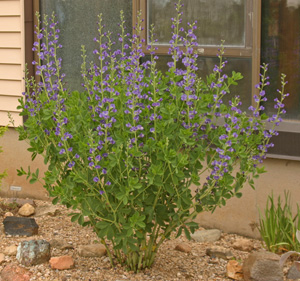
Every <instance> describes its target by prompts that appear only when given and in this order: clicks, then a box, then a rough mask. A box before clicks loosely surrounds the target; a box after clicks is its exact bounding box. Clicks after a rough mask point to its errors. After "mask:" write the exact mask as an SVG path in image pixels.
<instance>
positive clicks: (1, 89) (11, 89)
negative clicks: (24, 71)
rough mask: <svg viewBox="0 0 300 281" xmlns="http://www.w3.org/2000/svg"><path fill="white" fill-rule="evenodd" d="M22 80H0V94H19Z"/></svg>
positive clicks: (21, 88)
mask: <svg viewBox="0 0 300 281" xmlns="http://www.w3.org/2000/svg"><path fill="white" fill-rule="evenodd" d="M22 92H23V81H22V80H19V81H8V80H0V96H2V95H3V96H21V95H22Z"/></svg>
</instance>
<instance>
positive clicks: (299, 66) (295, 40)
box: [261, 0, 300, 120]
mask: <svg viewBox="0 0 300 281" xmlns="http://www.w3.org/2000/svg"><path fill="white" fill-rule="evenodd" d="M261 40H262V62H266V63H269V76H270V81H271V86H270V87H269V88H268V89H267V92H268V94H269V96H272V98H269V102H267V103H266V105H265V106H266V112H267V113H268V114H272V113H274V112H275V110H274V108H273V100H274V98H275V97H276V89H277V88H280V75H281V73H285V74H286V75H287V78H286V79H287V80H288V84H287V87H286V91H287V92H289V93H290V96H289V97H288V98H287V99H286V101H285V104H286V110H287V114H286V115H285V118H286V119H297V120H300V0H264V1H262V38H261ZM275 82H277V84H276V83H275Z"/></svg>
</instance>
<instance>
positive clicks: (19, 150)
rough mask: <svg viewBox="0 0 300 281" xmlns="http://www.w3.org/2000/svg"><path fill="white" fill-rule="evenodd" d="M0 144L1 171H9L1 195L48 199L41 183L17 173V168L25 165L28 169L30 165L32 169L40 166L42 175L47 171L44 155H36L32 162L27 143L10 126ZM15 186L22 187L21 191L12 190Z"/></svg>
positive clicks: (0, 189) (0, 190)
mask: <svg viewBox="0 0 300 281" xmlns="http://www.w3.org/2000/svg"><path fill="white" fill-rule="evenodd" d="M0 146H2V149H3V152H1V153H0V172H2V171H4V170H6V171H7V177H6V178H5V179H4V180H3V181H2V186H1V188H0V196H2V197H23V198H26V197H28V198H36V199H47V198H48V197H47V192H46V190H45V189H44V188H43V187H42V184H41V183H35V184H30V183H29V182H28V181H27V180H26V177H25V176H22V177H20V176H18V175H17V169H20V167H23V168H24V170H27V168H28V166H29V165H30V167H31V171H35V170H36V169H37V168H39V170H40V173H41V176H42V175H43V173H44V171H45V165H44V163H43V159H42V157H36V159H35V160H34V161H33V162H32V161H31V154H30V153H29V152H28V151H27V148H28V145H27V143H26V142H25V141H19V140H18V133H17V132H16V130H15V129H12V128H9V129H8V131H7V132H6V133H5V134H4V136H3V137H2V138H0ZM11 187H12V188H11ZM14 187H21V191H12V190H11V189H15V188H14Z"/></svg>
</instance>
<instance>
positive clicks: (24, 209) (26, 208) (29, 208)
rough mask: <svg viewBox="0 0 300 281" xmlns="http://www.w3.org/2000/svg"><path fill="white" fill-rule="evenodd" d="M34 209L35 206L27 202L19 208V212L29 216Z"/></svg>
mask: <svg viewBox="0 0 300 281" xmlns="http://www.w3.org/2000/svg"><path fill="white" fill-rule="evenodd" d="M34 211H35V209H34V207H33V206H32V205H30V204H28V203H26V204H24V205H23V206H22V207H21V208H20V209H19V211H18V214H19V215H20V216H23V217H29V216H31V215H33V214H34Z"/></svg>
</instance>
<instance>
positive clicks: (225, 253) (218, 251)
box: [206, 246, 233, 260]
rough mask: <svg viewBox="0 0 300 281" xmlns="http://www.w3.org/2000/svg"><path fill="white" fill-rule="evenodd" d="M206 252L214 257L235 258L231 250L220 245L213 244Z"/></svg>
mask: <svg viewBox="0 0 300 281" xmlns="http://www.w3.org/2000/svg"><path fill="white" fill-rule="evenodd" d="M206 254H207V255H208V256H210V257H212V258H221V259H224V260H229V259H231V258H233V254H232V252H231V251H230V250H228V249H226V248H224V247H220V246H213V247H210V248H207V249H206Z"/></svg>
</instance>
